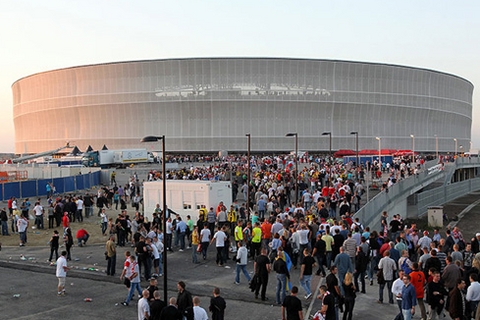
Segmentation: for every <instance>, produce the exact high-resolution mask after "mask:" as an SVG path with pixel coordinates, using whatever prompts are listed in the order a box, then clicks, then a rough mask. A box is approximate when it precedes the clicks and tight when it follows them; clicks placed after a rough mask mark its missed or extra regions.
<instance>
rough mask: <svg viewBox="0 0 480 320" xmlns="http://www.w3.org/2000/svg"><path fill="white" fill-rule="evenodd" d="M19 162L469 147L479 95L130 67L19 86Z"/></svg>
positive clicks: (206, 62)
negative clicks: (145, 143) (76, 155)
mask: <svg viewBox="0 0 480 320" xmlns="http://www.w3.org/2000/svg"><path fill="white" fill-rule="evenodd" d="M12 90H13V100H14V106H13V111H14V123H15V152H16V153H35V152H40V151H45V150H49V149H55V148H58V147H59V146H62V145H63V144H64V143H65V141H67V140H68V141H72V142H73V143H74V144H76V145H77V146H79V148H80V149H81V150H84V149H85V148H86V147H87V146H88V145H92V146H93V148H94V149H97V148H101V147H102V146H103V145H104V144H105V145H107V146H108V147H109V148H110V149H114V148H129V147H137V146H138V144H139V140H140V139H141V138H142V137H144V136H146V135H165V136H166V137H167V139H168V140H167V150H169V151H186V152H203V151H218V150H228V151H243V150H245V149H246V138H245V134H246V133H250V134H251V137H252V138H251V148H252V151H287V150H293V148H294V141H293V139H289V138H286V137H285V134H286V133H288V132H297V133H298V141H299V146H298V148H299V150H310V151H317V150H328V149H329V141H328V138H327V137H325V136H323V137H322V136H321V134H322V132H324V131H330V132H332V139H333V143H332V145H333V149H345V148H348V149H354V148H355V137H354V136H352V135H351V134H350V132H351V131H358V133H359V149H376V148H377V147H378V141H377V140H376V139H375V137H381V139H382V140H381V144H382V148H393V149H411V148H412V138H411V136H410V135H412V134H413V135H414V136H415V150H418V151H432V152H433V151H435V149H436V146H435V135H437V136H438V144H439V149H440V151H453V150H454V147H455V145H454V141H453V139H454V138H455V139H457V142H458V146H460V145H463V146H465V147H467V146H468V144H469V141H470V131H471V123H472V92H473V85H472V84H471V83H470V82H469V81H467V80H465V79H462V78H460V77H457V76H455V75H451V74H446V73H442V72H436V71H432V70H426V69H419V68H412V67H404V66H397V65H385V64H374V63H363V62H352V61H333V60H307V59H281V58H198V59H167V60H151V61H132V62H119V63H110V64H100V65H88V66H80V67H73V68H67V69H60V70H53V71H47V72H43V73H39V74H34V75H31V76H28V77H25V78H22V79H20V80H18V81H17V82H15V83H14V84H13V86H12Z"/></svg>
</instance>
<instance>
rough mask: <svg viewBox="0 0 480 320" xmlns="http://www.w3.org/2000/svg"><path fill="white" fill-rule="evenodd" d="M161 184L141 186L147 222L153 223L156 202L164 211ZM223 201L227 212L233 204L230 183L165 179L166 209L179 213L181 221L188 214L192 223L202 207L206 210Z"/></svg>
mask: <svg viewBox="0 0 480 320" xmlns="http://www.w3.org/2000/svg"><path fill="white" fill-rule="evenodd" d="M162 190H163V181H161V180H160V181H150V182H144V183H143V205H144V214H145V217H147V218H148V221H152V216H153V212H154V211H155V208H156V205H157V203H158V204H160V208H161V209H163V200H162V198H163V192H162ZM220 201H223V204H224V205H225V207H226V208H227V210H228V209H230V205H231V204H232V185H231V183H230V181H198V180H195V181H190V180H187V181H185V180H167V206H168V208H169V209H171V210H173V211H175V212H176V213H178V214H179V215H180V216H181V217H182V220H184V221H185V220H186V218H187V215H190V216H191V218H192V220H193V221H197V219H198V211H199V210H200V207H201V205H205V206H206V207H207V209H210V207H213V208H214V210H215V209H216V207H217V205H218V204H219V203H220Z"/></svg>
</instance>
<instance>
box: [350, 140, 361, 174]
mask: <svg viewBox="0 0 480 320" xmlns="http://www.w3.org/2000/svg"><path fill="white" fill-rule="evenodd" d="M350 134H354V135H355V150H356V154H357V160H356V163H355V166H356V167H357V168H358V166H359V162H358V131H352V132H350Z"/></svg>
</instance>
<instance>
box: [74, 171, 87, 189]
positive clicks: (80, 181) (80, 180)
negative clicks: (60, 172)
mask: <svg viewBox="0 0 480 320" xmlns="http://www.w3.org/2000/svg"><path fill="white" fill-rule="evenodd" d="M75 183H76V185H75V186H76V188H77V190H83V189H85V175H84V174H82V175H79V176H75Z"/></svg>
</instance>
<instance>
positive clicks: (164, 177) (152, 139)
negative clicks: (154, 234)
mask: <svg viewBox="0 0 480 320" xmlns="http://www.w3.org/2000/svg"><path fill="white" fill-rule="evenodd" d="M158 140H162V180H163V190H162V192H163V195H162V197H163V221H162V222H163V227H162V228H163V299H164V301H168V293H167V242H166V241H167V233H166V231H167V173H166V170H165V162H166V158H165V136H164V135H163V136H160V137H156V136H146V137H143V138H142V140H140V142H156V141H158Z"/></svg>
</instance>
